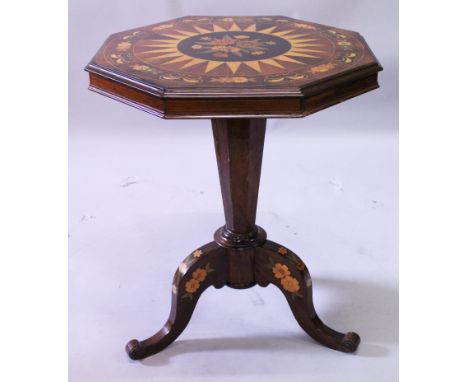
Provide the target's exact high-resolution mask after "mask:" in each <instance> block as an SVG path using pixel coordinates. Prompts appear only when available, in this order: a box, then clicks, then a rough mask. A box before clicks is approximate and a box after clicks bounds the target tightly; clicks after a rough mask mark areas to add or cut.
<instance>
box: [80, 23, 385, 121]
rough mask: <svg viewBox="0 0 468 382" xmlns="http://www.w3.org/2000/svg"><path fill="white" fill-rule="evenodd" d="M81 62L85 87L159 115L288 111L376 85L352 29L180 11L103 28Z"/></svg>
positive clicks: (371, 62) (301, 111) (370, 58)
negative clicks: (114, 29) (126, 26)
mask: <svg viewBox="0 0 468 382" xmlns="http://www.w3.org/2000/svg"><path fill="white" fill-rule="evenodd" d="M236 44H237V45H236ZM226 47H227V48H229V49H230V51H228V52H227V51H226V50H224V51H223V50H222V49H225V48H226ZM226 52H227V53H226ZM216 55H218V56H225V57H216ZM85 70H86V71H88V72H89V77H90V86H89V89H90V90H92V91H95V92H97V93H100V94H102V95H105V96H108V97H110V98H113V99H115V100H118V101H120V102H123V103H126V104H128V105H131V106H133V107H136V108H138V109H141V110H144V111H146V112H148V113H151V114H154V115H156V116H158V117H162V118H294V117H304V116H307V115H309V114H312V113H314V112H316V111H319V110H322V109H324V108H326V107H329V106H332V105H334V104H336V103H339V102H342V101H344V100H347V99H349V98H352V97H355V96H358V95H360V94H363V93H366V92H368V91H371V90H373V89H376V88H378V87H379V85H378V81H377V73H378V72H379V71H380V70H382V67H381V65H380V63H379V62H378V60H377V59H376V58H375V56H374V54H373V53H372V51H371V50H370V49H369V47H368V45H367V43H366V42H365V40H364V39H363V38H362V36H361V35H360V34H359V33H357V32H353V31H349V30H344V29H339V28H334V27H329V26H325V25H321V24H314V23H310V22H306V21H302V20H296V19H292V18H289V17H282V16H257V17H250V16H249V17H247V16H238V17H225V16H187V17H182V18H177V19H174V20H169V21H166V22H162V23H158V24H152V25H148V26H145V27H140V28H134V29H131V30H127V31H124V32H120V33H114V34H112V35H110V36H109V37H108V38H107V40H106V41H105V42H104V44H103V46H102V47H101V48H100V49H99V51H98V52H97V53H96V55H95V56H94V58H93V59H92V60H91V61H90V62H89V64H88V65H87V66H86V68H85ZM278 105H281V107H280V108H279V107H278Z"/></svg>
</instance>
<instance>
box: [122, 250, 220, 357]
mask: <svg viewBox="0 0 468 382" xmlns="http://www.w3.org/2000/svg"><path fill="white" fill-rule="evenodd" d="M224 252H225V249H224V248H222V247H220V246H219V245H218V244H216V243H215V242H211V243H209V244H207V245H205V246H203V247H201V248H199V249H197V250H196V251H194V252H193V253H192V254H190V255H189V256H188V257H187V258H186V259H185V260H184V261H183V262H182V264H181V265H180V266H179V268H178V269H177V271H176V273H175V275H174V281H173V284H172V306H171V313H170V315H169V318H168V320H167V322H166V323H165V324H164V326H163V327H162V329H161V330H160V331H159V332H157V333H156V334H155V335H153V336H152V337H150V338H148V339H146V340H144V341H138V340H131V341H130V342H128V343H127V345H126V346H125V350H126V352H127V353H128V355H129V357H130V358H131V359H143V358H146V357H148V356H150V355H153V354H156V353H158V352H160V351H161V350H163V349H164V348H165V347H167V346H169V345H170V344H171V343H172V342H174V340H175V339H176V338H177V337H178V336H179V335H180V334H181V333H182V332H183V330H184V329H185V328H186V326H187V324H188V323H189V321H190V318H191V317H192V313H193V311H194V309H195V305H196V304H197V301H198V299H199V297H200V295H201V294H202V293H203V291H204V290H205V289H206V288H208V287H209V286H211V285H213V286H214V287H215V288H221V287H223V286H224V285H225V283H226V266H225V256H224Z"/></svg>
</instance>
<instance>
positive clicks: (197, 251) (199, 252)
mask: <svg viewBox="0 0 468 382" xmlns="http://www.w3.org/2000/svg"><path fill="white" fill-rule="evenodd" d="M192 255H193V256H194V257H200V256H201V255H203V251H202V250H201V249H197V250H196V251H195V252H193V253H192Z"/></svg>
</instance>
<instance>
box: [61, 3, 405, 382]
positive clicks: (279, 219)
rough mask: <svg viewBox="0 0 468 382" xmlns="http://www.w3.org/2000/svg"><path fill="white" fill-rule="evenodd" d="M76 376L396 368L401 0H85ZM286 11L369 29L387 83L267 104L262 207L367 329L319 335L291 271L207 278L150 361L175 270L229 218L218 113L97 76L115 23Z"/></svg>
mask: <svg viewBox="0 0 468 382" xmlns="http://www.w3.org/2000/svg"><path fill="white" fill-rule="evenodd" d="M69 12H70V20H69V28H70V34H69V38H70V48H69V49H70V52H69V68H70V69H69V70H70V73H69V80H70V82H69V102H70V107H69V113H70V147H69V155H70V161H69V163H70V176H69V183H70V195H69V200H70V207H69V219H70V221H69V242H70V251H69V265H70V276H69V280H70V281H69V282H70V285H69V297H70V306H69V317H70V318H69V332H70V335H69V340H70V341H69V347H70V348H69V360H70V361H69V373H70V381H72V382H73V381H86V382H91V381H100V382H102V381H104V380H112V381H153V380H159V381H179V380H180V381H182V380H184V381H199V380H200V381H202V380H203V381H211V380H212V381H215V380H216V381H219V380H221V381H230V380H235V381H239V380H242V381H263V380H265V381H266V380H269V381H273V380H278V381H279V380H282V381H284V379H285V378H292V379H294V380H295V381H309V380H317V381H321V382H327V381H342V380H346V381H348V382H353V381H359V382H364V381H372V382H375V381H379V382H385V381H396V380H397V379H398V256H397V251H398V248H397V241H398V238H397V219H398V217H397V206H398V195H397V189H398V184H397V181H398V177H397V176H398V132H397V128H398V127H397V126H398V3H397V1H373V0H366V1H331V0H322V1H314V0H303V1H284V2H271V1H252V0H250V1H243V0H234V1H220V0H218V1H208V0H191V1H188V0H186V1H174V0H167V1H144V0H137V1H135V0H133V1H122V0H120V1H119V0H113V1H110V0H109V1H108V0H106V1H96V0H94V1H91V0H79V1H78V0H73V1H70V4H69ZM203 14H206V15H249V14H250V15H275V14H282V15H285V16H290V17H296V18H302V19H304V20H309V21H314V22H317V23H322V24H327V25H333V26H336V27H340V28H345V29H351V30H356V31H359V32H360V33H361V34H362V35H363V36H364V37H365V39H366V41H367V42H368V44H369V45H370V47H371V48H372V50H373V52H374V53H375V55H376V56H377V57H378V58H379V60H380V62H381V64H382V65H383V67H384V71H383V72H381V74H380V80H379V82H380V84H381V88H380V89H378V90H376V91H373V92H370V93H368V94H365V95H362V96H359V97H357V98H355V99H352V100H350V101H347V102H345V103H343V104H340V105H336V106H334V107H332V108H329V109H327V110H324V111H321V112H319V113H317V114H314V115H313V116H310V117H308V118H305V119H277V120H269V122H268V128H267V137H266V142H265V152H264V161H263V174H262V179H261V185H260V196H259V198H260V199H259V206H258V224H259V225H261V226H263V227H264V228H265V229H266V230H267V232H268V235H269V238H271V239H272V240H274V241H277V242H280V243H282V244H284V245H286V246H288V247H289V248H291V249H292V250H294V251H295V252H296V253H298V254H299V255H300V256H301V257H302V259H303V260H304V261H305V262H306V264H307V265H308V267H309V270H310V272H311V275H312V278H313V282H314V299H315V306H316V308H317V311H318V313H319V315H320V316H321V318H322V319H323V320H324V321H325V322H326V323H327V324H329V325H330V326H331V327H333V328H334V329H336V330H340V331H348V330H354V331H356V332H358V333H359V334H360V335H361V337H362V343H361V346H360V348H359V350H358V352H357V353H356V354H355V355H346V354H341V353H338V352H335V351H332V350H329V349H327V348H324V347H322V346H320V345H318V344H316V343H315V342H314V341H313V340H311V339H309V337H308V336H307V335H306V334H305V333H304V332H302V330H301V329H300V327H299V326H298V325H297V323H296V322H295V320H294V319H293V316H292V314H291V312H290V311H289V307H288V305H287V303H286V301H285V299H284V297H283V296H282V294H281V293H280V292H279V290H277V289H276V288H274V287H272V286H270V287H269V288H260V287H254V288H251V289H248V290H243V291H238V290H232V289H229V288H223V289H221V290H215V289H213V288H210V289H208V290H207V291H206V292H205V293H204V294H203V296H202V298H201V299H200V301H199V304H198V306H197V309H196V311H195V314H194V316H193V318H192V321H191V322H190V324H189V326H188V328H187V329H186V331H185V332H184V333H183V334H182V335H181V337H179V340H178V341H177V342H176V343H174V344H173V345H172V346H170V347H169V348H167V349H166V350H165V351H164V352H162V353H160V354H158V355H156V356H154V357H151V358H149V359H147V360H144V361H142V362H134V361H130V360H129V359H128V358H127V356H126V354H125V352H124V351H123V347H124V345H125V343H126V342H127V341H128V340H129V339H131V338H138V339H143V338H146V337H147V336H149V335H151V334H153V332H155V331H157V330H159V328H160V327H161V325H163V324H164V322H165V321H166V319H167V315H168V313H169V307H170V297H171V296H170V286H171V281H172V276H173V273H174V271H175V269H176V268H177V266H178V264H179V262H180V261H181V260H182V259H183V258H184V257H185V256H186V255H188V254H189V253H190V252H191V251H192V250H193V249H195V248H197V247H198V246H200V245H201V244H203V243H206V242H208V241H210V240H211V239H212V232H213V231H214V230H215V229H216V228H218V227H219V226H220V225H222V223H223V215H222V202H221V195H220V188H219V184H218V175H217V169H216V161H215V155H214V148H213V142H212V136H211V129H210V123H209V121H208V120H201V121H164V120H160V119H158V118H156V117H154V116H151V115H149V114H146V113H144V112H142V111H139V110H136V109H133V108H131V107H128V106H126V105H123V104H120V103H118V102H115V101H113V100H110V99H107V98H105V97H102V96H99V95H97V94H94V93H91V92H89V91H88V90H87V84H88V79H87V74H86V73H85V72H84V71H83V67H84V66H85V65H86V63H87V62H88V61H89V59H90V58H91V57H92V56H93V55H94V53H95V52H96V50H97V49H98V48H99V47H100V45H101V44H102V42H103V41H104V39H105V38H106V37H107V36H108V35H109V34H111V33H113V32H117V31H121V30H125V29H130V28H134V27H138V26H141V25H146V24H151V23H156V22H160V21H164V20H166V19H171V18H175V17H179V16H184V15H203Z"/></svg>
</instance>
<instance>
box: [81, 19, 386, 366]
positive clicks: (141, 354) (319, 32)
mask: <svg viewBox="0 0 468 382" xmlns="http://www.w3.org/2000/svg"><path fill="white" fill-rule="evenodd" d="M86 70H87V71H88V72H89V77H90V87H89V88H90V90H93V91H95V92H98V93H100V94H103V95H105V96H108V97H110V98H113V99H115V100H118V101H121V102H124V103H126V104H129V105H131V106H134V107H136V108H138V109H141V110H144V111H146V112H149V113H151V114H154V115H157V116H159V117H163V118H209V119H211V124H212V128H213V136H214V142H215V149H216V157H217V162H218V169H219V177H220V182H221V193H222V197H223V204H224V214H225V220H226V223H225V225H224V226H222V227H221V228H219V229H218V230H217V231H216V232H215V234H214V241H213V242H211V243H208V244H206V245H203V246H201V247H200V248H196V249H195V250H194V251H193V252H192V253H191V254H190V255H189V256H188V257H187V258H186V259H185V260H184V261H183V262H182V264H181V265H180V266H179V268H178V269H177V271H176V274H175V276H174V281H173V285H172V307H171V311H170V315H169V319H168V320H167V322H166V324H165V325H164V326H163V328H162V329H161V330H160V331H158V332H157V333H156V334H155V335H153V336H152V337H150V338H148V339H145V340H143V341H137V340H131V341H130V342H128V344H127V345H126V351H127V353H128V355H129V356H130V358H132V359H142V358H145V357H148V356H150V355H152V354H155V353H157V352H159V351H161V350H163V349H164V348H165V347H166V346H168V345H169V344H171V343H172V342H173V341H174V340H175V339H176V338H177V337H178V336H179V335H180V334H181V333H182V331H183V330H184V329H185V327H186V326H187V324H188V323H189V320H190V317H191V315H192V313H193V310H194V308H195V305H196V303H197V300H198V299H199V297H200V295H201V294H202V292H203V291H204V290H205V289H206V288H208V287H209V286H214V287H215V288H221V287H223V286H225V285H227V286H229V287H231V288H238V289H244V288H250V287H252V286H254V285H256V284H258V285H260V286H263V287H265V286H267V285H269V284H273V285H275V286H277V287H278V288H279V289H280V290H281V291H282V292H283V293H284V295H285V297H286V300H287V301H288V303H289V306H290V308H291V310H292V312H293V314H294V317H295V318H296V320H297V322H298V323H299V325H300V326H301V327H302V328H303V329H304V331H305V332H306V333H307V334H309V335H310V336H311V337H312V338H314V339H315V340H316V341H318V342H319V343H321V344H323V345H325V346H328V347H329V348H332V349H335V350H339V351H343V352H353V351H354V350H356V349H357V347H358V345H359V341H360V339H359V336H358V335H357V334H356V333H354V332H348V333H345V334H343V333H339V332H337V331H335V330H333V329H331V328H329V327H328V326H326V325H325V324H324V323H323V322H322V321H321V320H320V318H319V317H318V315H317V313H316V312H315V309H314V305H313V302H312V280H311V277H310V275H309V272H308V270H307V267H306V266H305V265H304V263H303V262H302V260H301V259H300V258H299V257H298V256H297V255H296V254H295V253H294V252H292V251H291V250H289V249H287V248H286V247H285V246H282V245H280V244H276V243H274V242H273V241H270V240H267V239H266V236H267V235H266V232H265V231H264V230H263V229H262V228H261V227H259V226H257V225H256V224H255V216H256V208H257V196H258V188H259V182H260V171H261V163H262V153H263V143H264V138H265V128H266V120H267V118H280V117H304V116H307V115H309V114H311V113H314V112H316V111H318V110H321V109H324V108H326V107H329V106H331V105H334V104H336V103H338V102H341V101H344V100H346V99H348V98H351V97H354V96H357V95H359V94H362V93H365V92H367V91H370V90H373V89H376V88H378V86H379V85H378V83H377V73H378V72H379V71H380V70H382V68H381V66H380V64H379V63H378V61H377V59H376V58H375V56H374V55H373V54H372V52H371V51H370V49H369V48H368V46H367V45H366V43H365V41H364V39H363V38H362V37H361V36H360V35H359V34H358V33H356V32H351V31H348V30H343V29H338V28H334V27H329V26H324V25H320V24H314V23H311V22H307V21H301V20H296V19H292V18H289V17H281V16H270V17H201V16H194V17H182V18H178V19H174V20H170V21H167V22H164V23H159V24H154V25H149V26H145V27H141V28H136V29H132V30H128V31H124V32H120V33H116V34H113V35H111V36H110V37H109V38H108V39H107V40H106V41H105V43H104V45H103V46H102V47H101V49H100V50H99V51H98V52H97V54H96V55H95V56H94V58H93V59H92V60H91V62H90V63H89V64H88V65H87V67H86Z"/></svg>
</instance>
